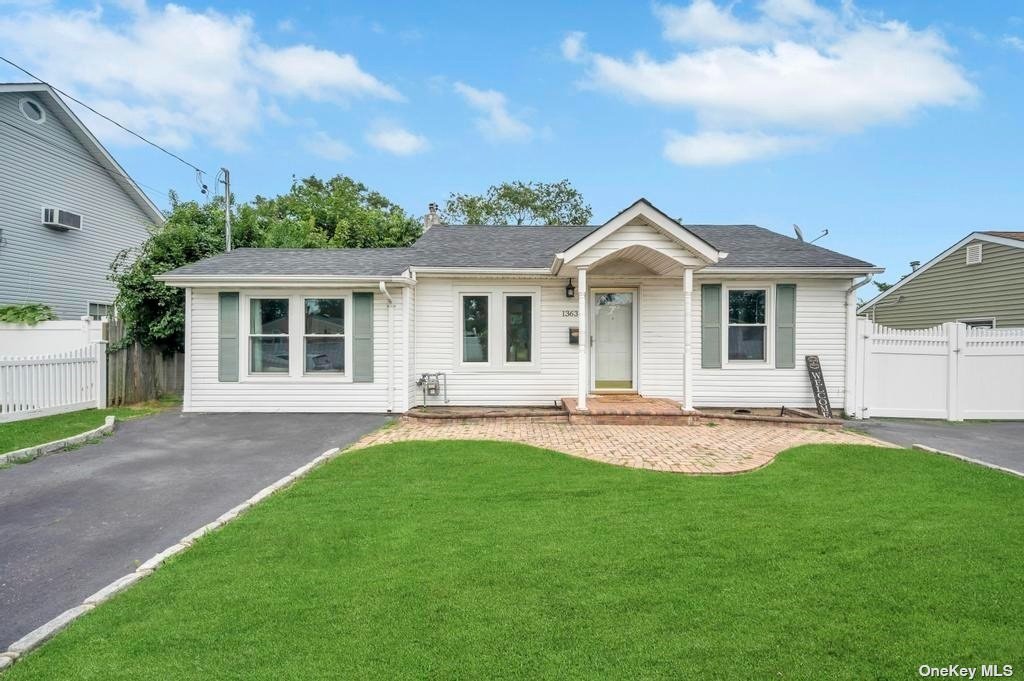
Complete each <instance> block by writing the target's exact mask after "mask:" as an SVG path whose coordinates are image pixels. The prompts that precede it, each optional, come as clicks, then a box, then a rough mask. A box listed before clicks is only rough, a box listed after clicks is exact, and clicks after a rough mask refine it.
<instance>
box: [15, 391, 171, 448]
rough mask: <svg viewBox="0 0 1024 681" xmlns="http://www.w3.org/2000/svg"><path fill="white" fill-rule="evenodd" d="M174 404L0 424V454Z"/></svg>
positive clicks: (120, 408) (167, 401)
mask: <svg viewBox="0 0 1024 681" xmlns="http://www.w3.org/2000/svg"><path fill="white" fill-rule="evenodd" d="M176 403H177V402H176V400H161V401H158V402H146V403H144V404H136V405H132V406H130V407H115V408H113V409H84V410H82V411H73V412H70V413H67V414H54V415H53V416H43V417H41V418H37V419H26V420H25V421H14V422H13V423H2V424H0V454H4V453H6V452H13V451H14V450H16V449H22V448H24V447H31V446H33V445H41V444H44V443H46V442H53V441H54V440H60V439H61V438H65V437H71V436H72V435H78V434H79V433H84V432H85V431H87V430H92V429H93V428H99V427H100V426H102V425H103V420H104V419H105V418H106V417H107V416H110V415H111V414H113V415H114V416H116V417H117V419H118V420H119V421H123V420H124V419H132V418H137V417H139V416H149V415H150V414H154V413H156V412H158V411H160V410H162V409H166V408H167V407H169V406H171V405H173V404H176Z"/></svg>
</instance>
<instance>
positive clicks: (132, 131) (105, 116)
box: [0, 56, 205, 184]
mask: <svg viewBox="0 0 1024 681" xmlns="http://www.w3.org/2000/svg"><path fill="white" fill-rule="evenodd" d="M0 60H2V61H4V62H7V63H8V64H10V65H11V66H13V67H14V68H16V69H18V70H19V71H21V72H22V73H24V74H25V75H27V76H28V77H29V78H33V79H35V80H37V81H39V82H40V83H42V84H44V85H47V86H49V87H51V88H53V89H54V90H56V91H57V92H59V93H60V94H62V95H64V96H65V97H67V98H68V99H70V100H71V101H73V102H76V103H77V104H80V105H82V106H84V107H85V108H86V109H88V110H89V111H91V112H93V113H94V114H96V115H97V116H99V117H100V118H102V119H104V120H106V121H109V122H110V123H113V124H114V125H116V126H117V127H119V128H121V129H122V130H124V131H125V132H127V133H128V134H130V135H134V136H135V137H138V138H139V139H140V140H142V141H143V142H145V143H146V144H148V145H150V146H151V147H155V148H156V149H159V150H160V151H162V152H164V153H165V154H167V155H168V156H170V157H171V158H174V159H177V160H178V161H180V162H181V163H184V164H185V165H187V166H188V167H189V168H191V169H192V170H194V171H196V172H197V173H201V174H205V171H204V170H203V169H202V168H200V167H199V166H197V165H194V164H192V163H189V162H188V161H186V160H185V159H183V158H182V157H181V156H178V155H177V154H175V153H174V152H172V151H168V150H167V149H165V148H163V147H162V146H160V145H159V144H157V143H156V142H153V141H151V140H149V139H146V138H145V137H143V136H142V135H140V134H139V133H137V132H135V131H134V130H132V129H131V128H128V127H126V126H124V125H121V124H120V123H118V122H117V121H115V120H114V119H113V118H111V117H110V116H107V115H106V114H103V113H100V112H99V111H97V110H96V109H94V108H92V107H91V106H89V105H88V104H86V103H85V102H83V101H82V100H80V99H78V98H77V97H74V96H73V95H70V94H68V93H67V92H65V91H64V90H61V89H60V88H59V87H57V86H56V85H53V84H52V83H48V82H46V81H45V80H43V79H42V78H40V77H39V76H37V75H36V74H34V73H32V72H31V71H29V70H28V69H26V68H24V67H23V66H19V65H18V64H15V63H14V62H13V61H11V60H10V59H8V58H7V57H4V56H0ZM200 184H201V183H200Z"/></svg>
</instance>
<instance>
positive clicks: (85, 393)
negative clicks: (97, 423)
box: [0, 341, 107, 423]
mask: <svg viewBox="0 0 1024 681" xmlns="http://www.w3.org/2000/svg"><path fill="white" fill-rule="evenodd" d="M106 405H107V343H106V341H96V342H93V343H90V344H89V345H86V346H84V347H81V348H78V349H77V350H68V351H67V352H59V353H55V354H49V355H26V356H21V357H7V356H0V423H3V422H5V421H20V420H22V419H30V418H35V417H37V416H46V415H48V414H59V413H62V412H66V411H76V410H79V409H89V408H90V407H97V408H100V409H102V408H103V407H105V406H106Z"/></svg>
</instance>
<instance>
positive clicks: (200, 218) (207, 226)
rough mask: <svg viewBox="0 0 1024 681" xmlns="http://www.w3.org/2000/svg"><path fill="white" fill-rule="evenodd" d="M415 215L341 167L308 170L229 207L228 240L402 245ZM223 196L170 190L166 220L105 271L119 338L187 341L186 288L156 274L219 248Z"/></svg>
mask: <svg viewBox="0 0 1024 681" xmlns="http://www.w3.org/2000/svg"><path fill="white" fill-rule="evenodd" d="M421 232H422V227H421V225H420V222H419V221H418V220H417V219H415V218H413V217H412V216H410V215H409V214H407V213H406V212H405V211H404V210H403V209H402V208H401V207H399V206H398V205H396V204H394V203H392V202H391V201H389V200H388V199H387V198H386V197H385V196H383V195H382V194H380V193H378V192H375V191H371V190H370V189H367V187H366V186H365V185H363V184H362V183H359V182H356V181H355V180H353V179H351V178H348V177H345V176H343V175H339V176H336V177H333V178H331V179H329V180H326V181H325V180H320V179H318V178H316V177H308V178H306V179H304V180H301V181H293V183H292V187H291V189H290V190H289V191H288V193H286V194H282V195H280V196H277V197H275V198H272V199H268V198H264V197H256V199H254V200H253V202H252V203H248V204H242V205H239V206H234V205H233V207H232V235H231V236H232V245H233V246H235V247H236V248H242V247H254V248H259V247H278V248H341V247H363V248H373V247H384V246H405V245H408V244H410V243H412V242H413V241H415V240H416V239H417V238H418V237H419V235H420V234H421ZM224 246H225V244H224V202H223V200H222V199H215V200H211V201H210V202H208V203H205V204H200V203H197V202H195V201H179V200H178V198H177V196H175V195H174V194H173V193H172V194H171V209H170V211H169V212H168V213H167V221H166V222H165V224H164V225H163V226H161V227H158V228H155V229H154V230H153V231H152V234H151V235H150V237H149V239H148V240H147V241H146V242H145V243H144V244H143V245H142V246H141V247H139V248H133V249H127V250H125V251H122V252H121V253H119V254H118V256H117V258H115V260H114V262H113V264H112V265H111V274H110V278H111V280H112V281H113V282H114V284H115V285H116V286H117V290H118V293H117V298H116V302H115V305H116V307H117V312H118V315H119V316H120V318H121V319H122V321H123V322H124V325H125V341H126V342H132V341H139V342H140V343H142V344H143V345H151V346H156V347H159V348H160V349H162V350H163V351H165V352H174V351H176V350H181V349H182V348H183V347H184V342H185V294H184V291H183V290H182V289H178V288H173V287H170V286H167V285H166V284H164V283H163V282H160V281H157V280H156V279H155V278H154V277H156V276H157V275H159V274H163V273H164V272H168V271H170V270H172V269H175V268H177V267H181V266H182V265H187V264H189V263H193V262H196V261H198V260H202V259H203V258H208V257H210V256H212V255H216V254H218V253H222V252H223V251H224Z"/></svg>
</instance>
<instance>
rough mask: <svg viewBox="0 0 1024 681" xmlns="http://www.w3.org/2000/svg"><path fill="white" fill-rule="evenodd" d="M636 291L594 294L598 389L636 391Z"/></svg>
mask: <svg viewBox="0 0 1024 681" xmlns="http://www.w3.org/2000/svg"><path fill="white" fill-rule="evenodd" d="M633 315H634V305H633V292H632V291H610V292H597V293H595V294H594V349H593V352H594V389H595V390H633V389H634V388H635V384H634V381H633V342H634V339H633V328H634V324H633Z"/></svg>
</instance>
